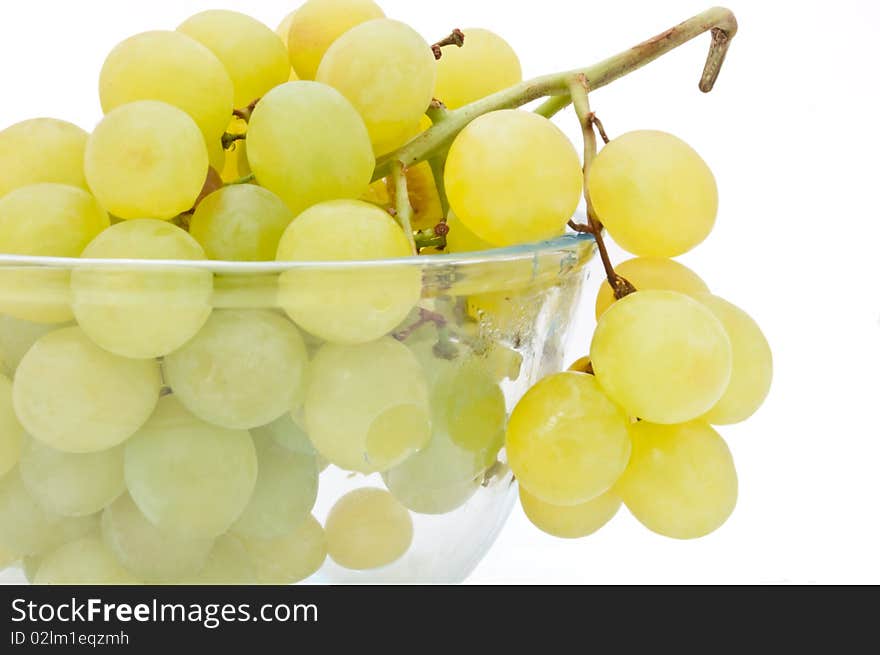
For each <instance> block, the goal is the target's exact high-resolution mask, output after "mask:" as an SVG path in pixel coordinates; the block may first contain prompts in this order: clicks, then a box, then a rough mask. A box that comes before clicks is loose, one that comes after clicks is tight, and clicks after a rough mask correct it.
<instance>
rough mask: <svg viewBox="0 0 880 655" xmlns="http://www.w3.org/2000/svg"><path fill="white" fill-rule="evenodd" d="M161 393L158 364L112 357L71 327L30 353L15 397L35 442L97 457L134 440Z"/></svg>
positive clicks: (49, 336)
mask: <svg viewBox="0 0 880 655" xmlns="http://www.w3.org/2000/svg"><path fill="white" fill-rule="evenodd" d="M160 387H161V376H160V372H159V365H158V363H157V362H155V361H148V360H143V361H137V360H132V359H125V358H123V357H119V356H118V355H113V354H111V353H109V352H107V351H105V350H103V349H101V348H99V347H98V346H96V345H95V344H94V343H93V342H92V341H91V340H90V339H89V338H88V337H87V336H86V335H85V333H84V332H83V331H82V330H81V329H80V328H78V327H70V328H63V329H61V330H56V331H55V332H50V333H49V334H47V335H46V336H44V337H42V338H41V339H40V340H39V341H37V342H36V343H35V344H34V346H33V347H32V348H31V349H30V350H29V351H28V353H27V355H25V357H24V359H23V360H22V361H21V364H20V365H19V367H18V370H17V371H16V373H15V381H14V383H13V385H12V397H13V402H14V404H15V413H16V414H17V415H18V418H19V420H20V421H21V424H22V425H23V426H24V428H25V430H27V432H28V434H30V435H31V436H32V437H34V438H35V439H38V440H39V441H41V442H42V443H43V444H45V445H47V446H50V447H51V448H54V449H56V450H61V451H63V452H66V453H93V452H98V451H101V450H106V449H108V448H112V447H114V446H117V445H119V444H121V443H122V442H123V441H125V440H126V439H128V438H129V437H130V436H131V435H133V434H134V433H135V432H136V431H137V430H138V428H140V427H141V426H142V425H143V424H144V423H145V422H146V420H147V419H148V418H149V416H150V414H152V412H153V409H154V408H155V406H156V402H157V400H158V398H159V389H160Z"/></svg>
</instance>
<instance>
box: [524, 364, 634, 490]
mask: <svg viewBox="0 0 880 655" xmlns="http://www.w3.org/2000/svg"><path fill="white" fill-rule="evenodd" d="M628 425H629V419H628V417H627V415H626V414H625V413H624V412H623V410H622V409H620V408H619V407H618V406H617V405H615V404H614V403H613V402H611V401H610V400H609V399H608V397H607V396H606V395H605V394H604V393H603V392H602V389H601V388H600V387H599V384H598V383H597V382H596V379H595V378H594V377H593V376H592V375H586V374H585V373H572V372H566V373H558V374H556V375H551V376H549V377H546V378H544V379H543V380H541V381H540V382H538V384H536V385H535V386H534V387H532V388H531V389H530V390H529V391H528V393H526V395H525V396H523V398H522V400H520V401H519V404H518V405H517V406H516V408H515V409H514V410H513V413H512V414H511V415H510V421H509V423H508V425H507V457H508V459H509V461H510V468H511V469H513V472H514V474H515V475H516V478H517V480H518V481H519V484H520V486H521V487H522V488H524V489H526V490H527V491H528V492H529V493H531V494H532V495H534V496H536V497H538V498H539V499H541V500H543V501H544V502H545V503H551V504H553V505H579V504H581V503H585V502H587V501H588V500H592V499H593V498H596V497H597V496H599V495H600V494H603V493H605V492H606V491H608V489H609V488H611V485H613V484H614V483H615V481H616V480H617V479H618V478H619V477H620V475H621V473H623V470H624V469H625V468H626V463H627V461H628V460H629V454H630V449H631V445H630V438H629V432H628V431H627V427H628Z"/></svg>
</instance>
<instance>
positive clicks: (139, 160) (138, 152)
mask: <svg viewBox="0 0 880 655" xmlns="http://www.w3.org/2000/svg"><path fill="white" fill-rule="evenodd" d="M85 157H86V158H85V168H86V178H87V179H88V181H89V186H90V187H91V189H92V192H93V193H94V194H95V197H96V198H97V199H98V201H99V202H100V203H101V204H102V205H103V206H104V207H106V208H107V210H108V211H109V212H110V213H111V214H113V215H114V216H116V217H118V218H124V219H133V218H158V219H163V220H168V219H172V218H174V217H175V216H177V215H178V214H181V213H183V212H185V211H189V210H190V209H192V207H193V205H194V204H195V202H196V198H198V197H199V194H200V193H201V191H202V187H203V186H204V184H205V174H206V172H207V170H208V165H209V164H210V160H209V158H208V149H207V147H206V146H205V140H204V138H203V137H202V134H201V133H200V132H199V128H198V126H197V125H196V124H195V122H193V120H192V118H190V117H189V116H187V115H186V113H185V112H183V111H181V110H180V109H177V108H176V107H173V106H172V105H169V104H166V103H164V102H157V101H155V100H142V101H140V102H133V103H131V104H127V105H123V106H122V107H119V108H118V109H114V110H113V111H111V112H110V113H108V114H107V115H106V116H105V117H104V120H103V121H101V123H99V124H98V127H96V128H95V131H94V132H93V133H92V136H90V137H89V142H88V145H87V146H86V155H85Z"/></svg>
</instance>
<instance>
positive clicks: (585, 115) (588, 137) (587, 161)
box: [568, 73, 636, 300]
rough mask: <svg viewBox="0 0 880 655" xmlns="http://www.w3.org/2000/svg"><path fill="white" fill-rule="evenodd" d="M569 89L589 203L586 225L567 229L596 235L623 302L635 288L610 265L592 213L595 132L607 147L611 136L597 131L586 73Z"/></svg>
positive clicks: (611, 281) (613, 287)
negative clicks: (578, 129) (581, 146)
mask: <svg viewBox="0 0 880 655" xmlns="http://www.w3.org/2000/svg"><path fill="white" fill-rule="evenodd" d="M568 88H569V97H570V98H571V101H572V104H573V105H574V110H575V113H576V114H577V117H578V121H579V122H580V124H581V130H582V132H583V134H584V200H585V201H586V203H587V224H586V225H581V224H579V223H575V222H574V221H569V222H568V225H569V227H571V228H572V229H573V230H575V231H576V232H588V233H590V234H592V235H593V238H594V239H595V240H596V247H597V248H598V250H599V257H600V258H601V259H602V266H603V267H604V268H605V277H606V278H608V284H609V285H611V290H612V291H613V292H614V297H615V298H616V299H617V300H620V299H621V298H623V297H625V296H628V295H629V294H631V293H635V291H636V288H635V286H633V284H632V283H631V282H630V281H629V280H627V279H626V278H623V277H621V276H620V275H618V274H617V272H616V271H615V270H614V266H613V265H612V264H611V258H610V257H609V256H608V248H607V247H606V246H605V237H604V235H603V234H602V232H603V227H602V223H601V221H599V219H598V218H597V217H596V213H595V212H594V211H593V204H592V203H591V202H590V193H589V181H590V169H591V167H592V165H593V160H594V159H595V158H596V130H597V129H598V130H599V132H600V133H601V135H602V139H603V140H604V141H605V143H608V135H607V134H605V128H603V127H599V128H597V122H598V119H597V118H596V114H594V113H593V112H592V110H591V109H590V83H589V82H588V81H587V78H586V76H585V75H584V74H583V73H578V74H577V75H575V76H574V77H573V78H572V79H571V80H570V82H569V85H568ZM598 125H599V126H601V123H598Z"/></svg>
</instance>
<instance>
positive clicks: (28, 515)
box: [0, 468, 63, 557]
mask: <svg viewBox="0 0 880 655" xmlns="http://www.w3.org/2000/svg"><path fill="white" fill-rule="evenodd" d="M62 520H63V519H62V517H61V516H59V515H58V514H55V513H54V512H50V511H49V510H47V509H45V508H44V507H42V506H41V505H40V504H39V503H37V501H36V500H34V499H33V498H32V497H31V495H30V494H29V493H28V491H27V488H26V487H25V486H24V482H23V481H22V479H21V474H20V472H19V470H18V469H17V468H14V469H12V470H11V471H9V472H7V473H6V475H4V476H3V477H0V548H3V549H4V550H6V551H8V552H10V553H12V554H13V555H16V556H18V557H21V556H24V555H35V554H37V553H40V552H41V551H44V550H45V549H46V548H47V547H50V546H51V545H52V544H53V531H55V530H56V529H57V528H58V526H59V522H60V521H62Z"/></svg>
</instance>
